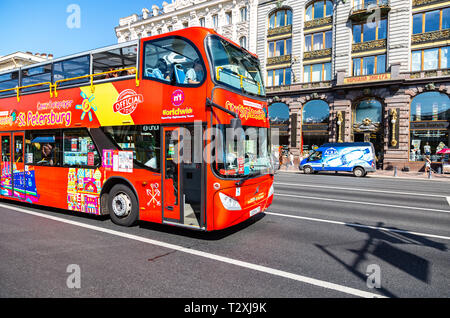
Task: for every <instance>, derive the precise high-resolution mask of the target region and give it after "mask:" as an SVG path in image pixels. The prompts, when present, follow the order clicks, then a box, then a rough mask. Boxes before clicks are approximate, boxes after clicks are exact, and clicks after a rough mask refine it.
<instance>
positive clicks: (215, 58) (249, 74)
mask: <svg viewBox="0 0 450 318" xmlns="http://www.w3.org/2000/svg"><path fill="white" fill-rule="evenodd" d="M207 43H208V48H209V54H210V60H211V62H212V64H213V70H214V77H215V79H216V81H217V82H219V83H221V84H225V85H227V86H231V87H233V88H236V89H238V90H240V91H242V92H245V93H250V94H254V95H259V96H264V95H265V90H264V84H263V82H262V77H261V71H260V68H259V62H258V59H257V58H256V57H254V56H253V55H251V54H250V53H248V52H246V51H244V50H242V49H240V48H238V47H236V46H234V45H233V44H231V43H230V42H227V41H225V40H224V39H221V38H219V37H217V36H210V37H208V39H207Z"/></svg>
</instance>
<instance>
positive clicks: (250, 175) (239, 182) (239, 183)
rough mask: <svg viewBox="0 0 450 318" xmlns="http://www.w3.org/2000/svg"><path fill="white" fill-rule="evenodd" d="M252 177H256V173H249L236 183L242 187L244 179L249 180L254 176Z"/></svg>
mask: <svg viewBox="0 0 450 318" xmlns="http://www.w3.org/2000/svg"><path fill="white" fill-rule="evenodd" d="M252 177H254V175H252V174H249V175H247V176H245V177H244V178H242V179H241V180H239V181H237V182H236V183H235V184H236V185H237V186H238V187H240V186H241V185H242V184H243V183H244V181H247V180H248V179H250V178H252Z"/></svg>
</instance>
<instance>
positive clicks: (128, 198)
mask: <svg viewBox="0 0 450 318" xmlns="http://www.w3.org/2000/svg"><path fill="white" fill-rule="evenodd" d="M108 209H109V215H110V217H111V220H112V221H113V222H114V223H115V224H118V225H121V226H128V227H129V226H133V225H135V224H136V223H137V221H138V218H139V207H138V202H137V198H136V195H135V194H134V193H133V191H131V189H130V188H129V187H127V186H126V185H123V184H116V185H115V186H114V187H112V189H111V191H110V192H109V200H108Z"/></svg>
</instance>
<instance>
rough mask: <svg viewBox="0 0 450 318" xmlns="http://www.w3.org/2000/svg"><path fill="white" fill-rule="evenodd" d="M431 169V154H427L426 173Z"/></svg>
mask: <svg viewBox="0 0 450 318" xmlns="http://www.w3.org/2000/svg"><path fill="white" fill-rule="evenodd" d="M430 171H431V160H430V156H425V173H430Z"/></svg>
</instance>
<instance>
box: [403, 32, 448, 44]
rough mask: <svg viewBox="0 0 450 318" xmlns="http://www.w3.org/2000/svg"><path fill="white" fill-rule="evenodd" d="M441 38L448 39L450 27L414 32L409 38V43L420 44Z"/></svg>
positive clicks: (440, 39)
mask: <svg viewBox="0 0 450 318" xmlns="http://www.w3.org/2000/svg"><path fill="white" fill-rule="evenodd" d="M442 40H450V29H446V30H441V31H433V32H426V33H420V34H414V35H413V36H412V38H411V44H422V43H429V42H434V41H442Z"/></svg>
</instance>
